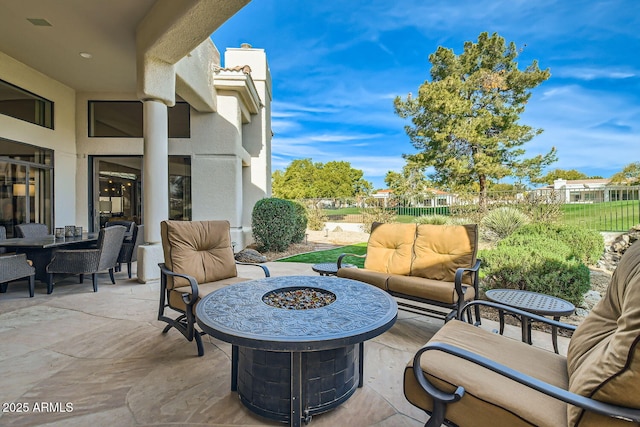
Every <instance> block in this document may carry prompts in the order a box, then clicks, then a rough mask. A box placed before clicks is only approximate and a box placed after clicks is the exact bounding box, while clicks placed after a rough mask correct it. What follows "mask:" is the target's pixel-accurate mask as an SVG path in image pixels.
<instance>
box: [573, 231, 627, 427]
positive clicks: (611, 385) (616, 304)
mask: <svg viewBox="0 0 640 427" xmlns="http://www.w3.org/2000/svg"><path fill="white" fill-rule="evenodd" d="M638 342H640V243H637V242H636V243H634V244H633V245H632V246H631V247H630V248H629V249H627V252H626V253H625V254H624V256H623V257H622V259H621V260H620V262H619V264H618V267H617V268H616V271H615V272H614V274H613V277H612V278H611V284H610V285H609V288H608V289H607V292H606V294H605V295H604V297H603V298H602V299H601V300H600V302H599V303H598V304H597V305H596V306H595V307H594V308H593V310H591V313H589V316H587V318H586V319H585V320H584V321H583V322H582V323H581V324H580V326H579V327H578V329H577V330H576V331H575V332H574V334H573V337H572V338H571V341H570V343H569V350H568V353H567V364H568V370H569V375H570V391H572V392H574V393H577V394H581V395H583V396H587V397H591V398H593V399H596V400H599V401H602V402H608V403H614V404H617V405H622V406H627V407H632V408H640V350H639V349H638ZM568 417H569V425H570V426H601V425H605V424H606V425H617V423H619V425H621V426H623V425H630V424H629V423H626V422H622V421H616V420H612V419H610V418H606V417H603V416H599V415H596V414H593V413H592V412H587V411H584V410H582V409H580V408H577V407H573V406H570V407H569V410H568Z"/></svg>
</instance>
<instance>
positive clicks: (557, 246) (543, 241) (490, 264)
mask: <svg viewBox="0 0 640 427" xmlns="http://www.w3.org/2000/svg"><path fill="white" fill-rule="evenodd" d="M523 228H524V227H522V228H520V229H519V230H518V231H517V232H515V233H513V234H512V235H511V236H509V237H507V238H506V239H503V240H501V241H500V242H499V243H498V245H497V247H496V248H495V249H492V250H483V251H480V258H481V259H482V268H481V273H482V286H483V289H485V290H487V289H496V288H503V289H504V288H506V289H522V290H528V291H532V292H540V293H543V294H547V295H553V296H556V297H559V298H562V299H565V300H567V301H570V302H571V303H573V304H574V305H576V306H579V305H580V304H581V303H582V296H583V294H584V293H585V292H587V291H588V290H589V289H590V276H589V269H588V268H587V266H586V265H585V264H584V263H583V262H582V261H581V260H580V259H578V258H577V257H575V254H574V253H575V251H574V250H573V248H572V247H570V246H569V245H567V244H566V243H564V242H563V241H561V240H559V239H557V238H552V237H550V236H549V235H547V234H546V233H536V232H535V231H534V230H532V232H530V233H528V234H527V233H524V232H521V231H522V230H523Z"/></svg>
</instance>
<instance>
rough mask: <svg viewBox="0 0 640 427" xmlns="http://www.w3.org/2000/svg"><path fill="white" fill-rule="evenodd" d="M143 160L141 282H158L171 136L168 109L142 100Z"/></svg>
mask: <svg viewBox="0 0 640 427" xmlns="http://www.w3.org/2000/svg"><path fill="white" fill-rule="evenodd" d="M143 106H144V108H143V121H144V156H143V157H142V170H143V175H142V179H143V181H142V183H143V191H142V193H143V209H144V212H143V215H142V216H143V219H144V220H143V223H144V240H145V242H146V244H145V245H141V246H140V247H139V249H138V280H139V281H141V282H143V283H144V282H148V281H149V280H154V279H158V278H159V277H160V271H159V268H158V263H161V262H164V256H163V253H162V244H161V241H162V239H161V237H160V222H162V221H163V220H165V219H167V218H169V165H168V155H169V136H168V124H167V106H166V105H165V104H164V103H163V102H161V101H158V100H155V99H147V100H143Z"/></svg>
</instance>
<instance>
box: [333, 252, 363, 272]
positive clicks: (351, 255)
mask: <svg viewBox="0 0 640 427" xmlns="http://www.w3.org/2000/svg"><path fill="white" fill-rule="evenodd" d="M348 256H349V257H355V258H366V257H367V255H356V254H340V256H339V257H338V270H340V269H341V268H342V258H344V257H348Z"/></svg>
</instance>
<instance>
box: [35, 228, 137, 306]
mask: <svg viewBox="0 0 640 427" xmlns="http://www.w3.org/2000/svg"><path fill="white" fill-rule="evenodd" d="M125 231H126V229H125V227H123V226H121V225H119V226H113V227H106V228H103V229H101V230H100V234H99V235H98V243H97V245H96V247H95V248H86V249H61V250H58V251H56V252H55V254H54V256H53V259H52V260H51V263H50V264H49V265H47V273H48V274H47V276H48V277H47V293H48V294H50V293H51V292H53V284H54V283H53V277H54V274H59V273H64V274H78V275H80V283H82V282H83V279H84V275H85V274H91V279H92V282H93V291H94V292H98V278H97V273H99V272H102V271H105V270H108V271H109V277H110V278H111V283H113V284H114V285H115V284H116V279H115V277H114V275H113V272H114V269H115V267H116V263H117V262H118V254H119V253H120V248H121V247H122V239H123V238H124V233H125Z"/></svg>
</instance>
